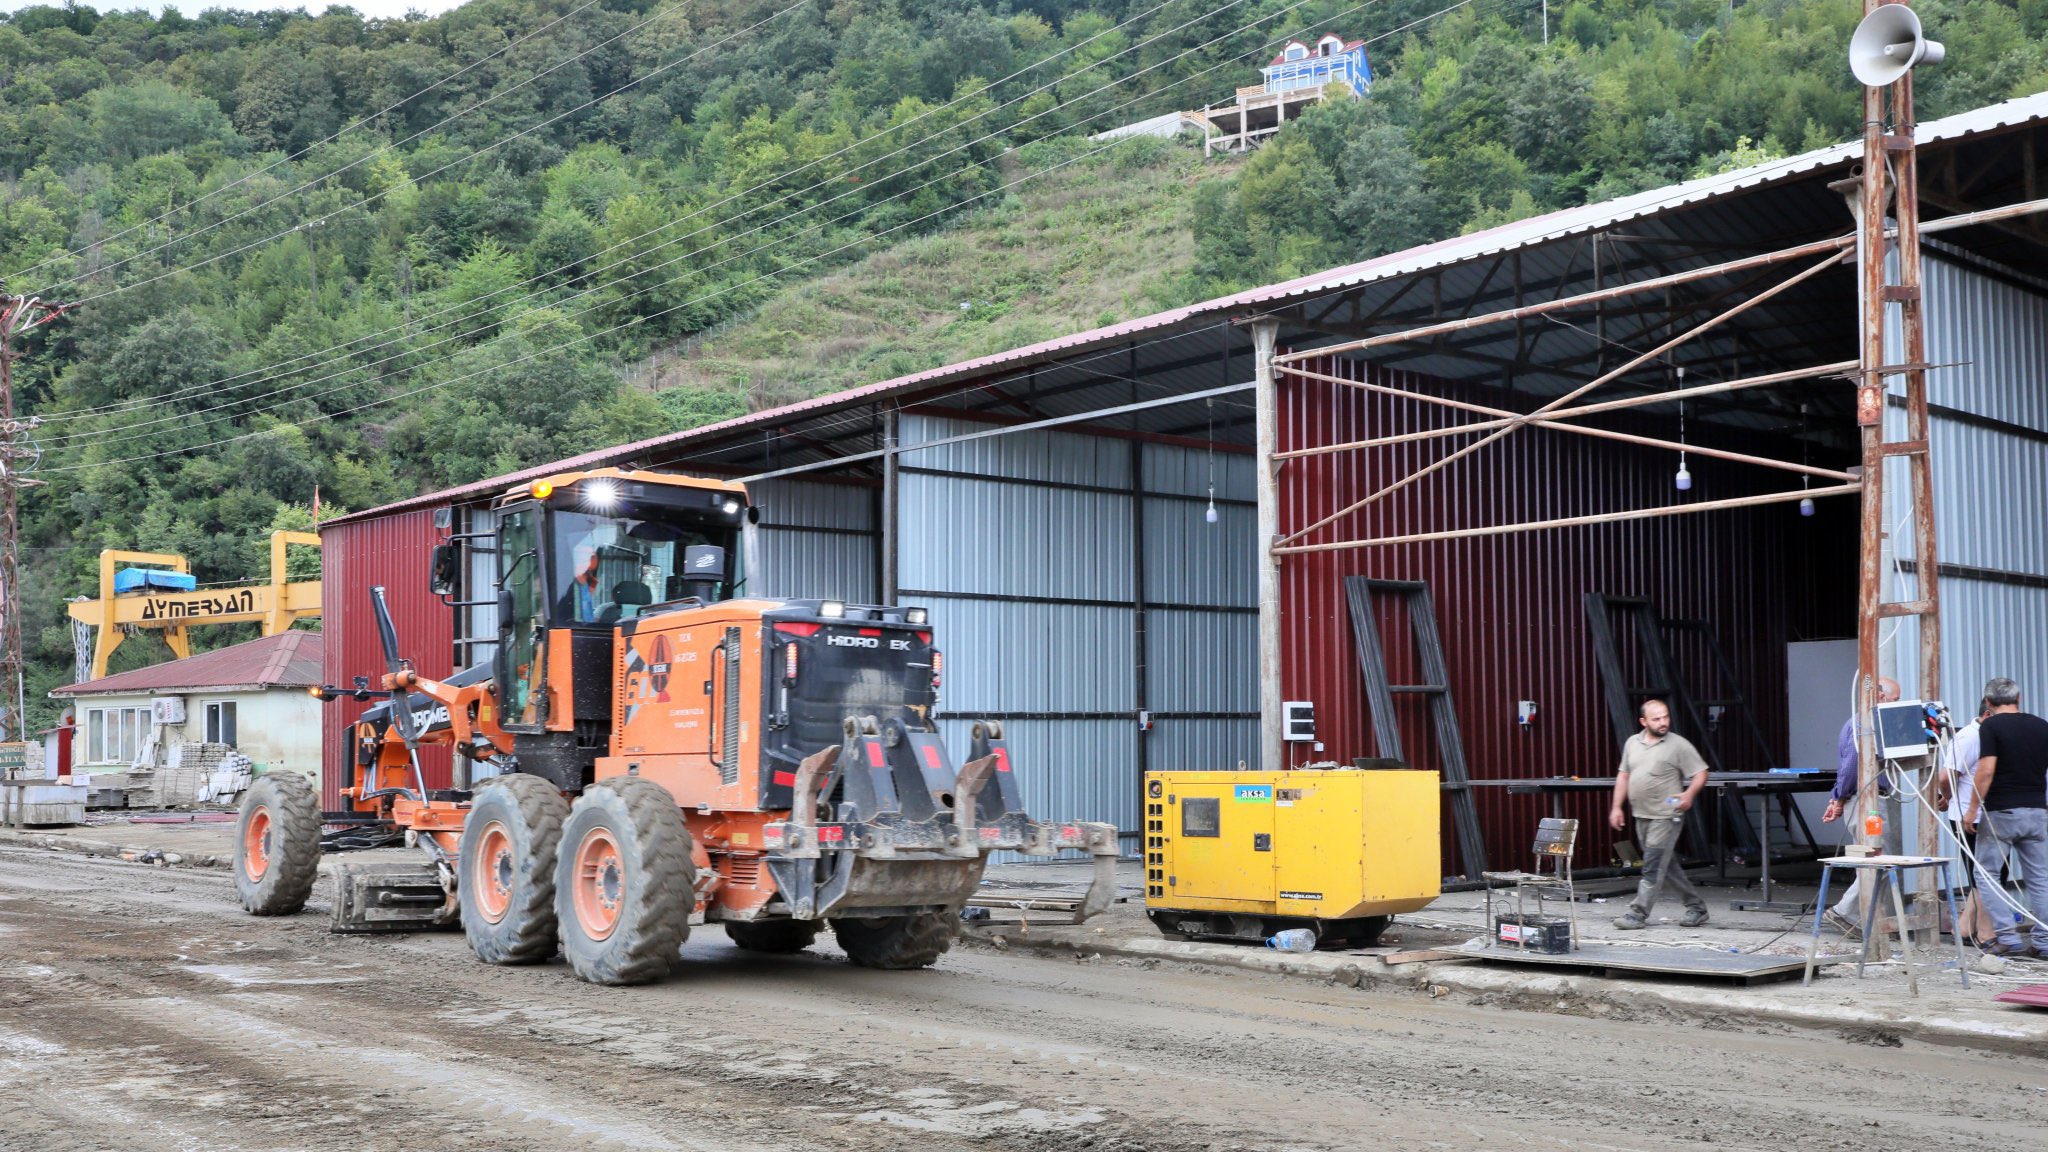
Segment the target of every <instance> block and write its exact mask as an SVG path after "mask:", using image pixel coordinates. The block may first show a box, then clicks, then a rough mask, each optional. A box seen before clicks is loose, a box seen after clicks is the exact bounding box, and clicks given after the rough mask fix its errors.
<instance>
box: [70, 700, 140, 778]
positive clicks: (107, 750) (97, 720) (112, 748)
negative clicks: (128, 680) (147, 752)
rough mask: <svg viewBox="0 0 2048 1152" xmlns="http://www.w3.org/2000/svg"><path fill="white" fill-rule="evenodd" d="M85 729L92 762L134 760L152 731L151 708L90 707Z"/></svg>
mask: <svg viewBox="0 0 2048 1152" xmlns="http://www.w3.org/2000/svg"><path fill="white" fill-rule="evenodd" d="M85 733H86V738H85V753H86V755H85V759H86V762H87V763H88V764H133V763H134V762H135V757H136V755H137V754H138V753H140V752H141V751H142V742H143V740H144V738H145V737H146V736H147V735H148V733H149V709H147V708H88V709H86V712H85Z"/></svg>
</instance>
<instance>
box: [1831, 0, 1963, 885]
mask: <svg viewBox="0 0 2048 1152" xmlns="http://www.w3.org/2000/svg"><path fill="white" fill-rule="evenodd" d="M1886 6H1887V0H1864V15H1865V16H1866V17H1868V16H1869V15H1870V14H1871V13H1873V12H1876V11H1877V10H1879V9H1881V8H1884V7H1886ZM1899 7H1906V6H1905V5H1899ZM1852 54H1853V49H1852ZM1938 59H1940V56H1939V54H1935V55H1933V56H1932V57H1931V58H1930V62H1931V61H1932V60H1938ZM1902 65H1903V66H1901V67H1900V68H1898V69H1897V75H1896V78H1894V79H1890V81H1889V83H1884V84H1871V83H1866V84H1865V85H1864V87H1863V176H1862V184H1861V187H1860V189H1859V194H1858V198H1857V202H1856V207H1857V210H1856V218H1857V219H1856V223H1857V233H1858V243H1857V261H1858V263H1857V269H1858V272H1859V274H1860V276H1859V280H1858V296H1859V302H1860V304H1861V308H1860V313H1861V314H1860V316H1859V323H1860V327H1861V333H1860V335H1861V340H1860V345H1861V349H1862V354H1861V362H1860V367H1859V375H1858V378H1857V388H1856V423H1857V425H1858V428H1859V431H1860V433H1861V438H1862V447H1863V453H1862V456H1863V476H1862V484H1863V526H1862V547H1861V551H1860V553H1859V566H1858V588H1857V608H1858V612H1857V622H1856V717H1857V721H1858V724H1857V727H1858V731H1859V736H1858V739H1857V758H1858V772H1857V787H1856V802H1857V815H1858V823H1857V826H1856V827H1857V834H1858V836H1859V837H1860V838H1861V840H1862V842H1863V843H1865V844H1867V845H1869V846H1871V848H1872V849H1873V850H1876V851H1882V850H1883V831H1882V824H1881V821H1882V817H1881V815H1880V812H1881V809H1880V808H1879V806H1878V780H1879V778H1880V776H1881V775H1882V769H1883V764H1882V762H1881V760H1880V758H1879V755H1878V742H1877V738H1876V732H1875V728H1876V724H1875V718H1874V715H1873V711H1872V710H1873V709H1874V708H1875V706H1876V704H1877V682H1878V678H1879V677H1880V675H1882V672H1881V670H1880V667H1879V656H1880V653H1879V648H1880V644H1881V640H1880V633H1881V630H1882V628H1883V625H1884V622H1885V621H1886V620H1890V619H1895V618H1901V617H1912V618H1914V619H1915V621H1916V622H1917V623H1918V625H1919V628H1918V633H1919V635H1918V640H1919V660H1918V669H1917V671H1918V673H1919V680H1918V684H1917V685H1916V687H1917V689H1918V692H1919V695H1920V696H1921V698H1923V699H1927V700H1937V699H1940V698H1941V618H1940V615H1939V610H1940V607H1941V598H1940V595H1939V592H1938V585H1937V582H1936V557H1935V549H1934V479H1933V473H1932V471H1931V468H1930V462H1929V460H1928V451H1927V341H1926V333H1925V331H1924V329H1923V327H1922V324H1921V304H1922V301H1921V289H1920V195H1919V174H1918V170H1917V167H1916V156H1915V151H1914V142H1913V132H1914V127H1915V125H1914V119H1913V72H1912V68H1911V66H1910V64H1909V63H1906V62H1903V61H1902ZM1871 78H1872V79H1881V78H1882V77H1871ZM1888 242H1889V243H1890V244H1891V245H1892V246H1893V249H1892V251H1891V252H1890V253H1888V252H1887V243H1888ZM1894 254H1895V255H1896V258H1897V259H1896V273H1895V274H1894V273H1893V272H1892V271H1891V270H1889V269H1888V268H1887V266H1886V265H1887V256H1888V255H1894ZM1895 306H1896V307H1897V308H1898V309H1899V314H1898V325H1897V329H1896V331H1894V330H1893V329H1892V328H1891V313H1890V309H1891V308H1893V307H1895ZM1894 336H1896V338H1897V339H1896V343H1894V341H1893V339H1892V338H1893V337H1894ZM1894 349H1896V350H1897V352H1898V361H1897V362H1896V363H1888V362H1887V361H1888V357H1887V353H1888V352H1889V351H1892V350H1894ZM1895 376H1904V377H1905V395H1904V397H1903V398H1902V399H1903V400H1904V405H1903V407H1904V415H1905V420H1904V425H1905V428H1904V431H1905V435H1904V437H1903V438H1901V439H1898V440H1891V439H1888V438H1887V437H1886V435H1885V427H1884V420H1885V410H1886V408H1887V407H1888V401H1887V396H1886V393H1887V381H1889V380H1890V379H1891V378H1892V377H1895ZM1894 457H1900V458H1903V459H1904V460H1905V462H1906V481H1907V486H1908V489H1909V495H1910V498H1911V502H1912V513H1911V517H1910V525H1911V527H1910V529H1909V531H1910V533H1911V537H1910V538H1911V540H1912V544H1913V576H1914V581H1915V584H1916V585H1917V592H1916V594H1915V596H1914V598H1913V599H1911V600H1904V601H1887V600H1886V599H1885V598H1884V547H1885V535H1886V529H1887V527H1888V524H1887V517H1886V510H1885V479H1886V478H1885V465H1886V463H1887V462H1888V461H1890V460H1891V459H1893V458H1894ZM1915 823H1916V824H1917V825H1918V826H1919V827H1921V828H1922V829H1923V835H1922V836H1921V837H1919V839H1918V841H1917V842H1916V843H1912V844H1903V843H1902V844H1901V848H1902V849H1904V850H1905V851H1908V852H1913V853H1916V854H1920V855H1932V854H1933V851H1934V844H1933V842H1932V841H1933V825H1932V823H1931V822H1928V821H1916V822H1915ZM1869 887H1870V886H1868V885H1866V886H1865V888H1866V890H1865V891H1864V892H1863V894H1862V896H1863V900H1864V903H1865V907H1866V909H1867V908H1868V902H1869V900H1870V897H1871V892H1870V891H1868V890H1867V889H1868V888H1869Z"/></svg>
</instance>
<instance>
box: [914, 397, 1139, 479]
mask: <svg viewBox="0 0 2048 1152" xmlns="http://www.w3.org/2000/svg"><path fill="white" fill-rule="evenodd" d="M987 428H988V425H986V424H981V423H977V422H975V421H970V420H958V419H953V418H950V417H944V416H921V415H911V416H905V417H903V419H902V421H901V423H900V424H899V426H898V431H897V440H898V443H900V444H901V445H902V446H903V449H904V450H903V452H902V454H901V459H902V462H903V465H904V466H905V467H907V468H933V469H937V470H939V471H942V472H959V473H962V474H965V475H970V476H1004V477H1008V478H1010V479H1012V480H1050V481H1052V482H1053V483H1056V484H1094V485H1099V486H1102V487H1109V488H1128V487H1130V484H1131V445H1130V444H1129V443H1127V442H1126V441H1123V440H1113V439H1109V438H1107V437H1102V436H1083V435H1080V434H1078V433H1073V432H1020V433H1017V434H1016V435H1013V436H989V437H985V438H983V439H980V440H967V441H963V442H961V443H958V444H941V445H938V446H937V447H934V448H916V449H915V450H913V449H914V446H915V445H918V444H921V443H923V442H925V441H927V440H941V439H944V438H946V437H948V436H960V435H965V434H966V433H969V432H981V431H986V430H987Z"/></svg>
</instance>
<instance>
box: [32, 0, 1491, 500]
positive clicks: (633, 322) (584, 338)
mask: <svg viewBox="0 0 2048 1152" xmlns="http://www.w3.org/2000/svg"><path fill="white" fill-rule="evenodd" d="M1372 2H1373V0H1367V3H1364V4H1358V5H1354V6H1353V7H1352V8H1351V9H1347V10H1345V12H1341V13H1338V14H1337V16H1333V17H1329V18H1327V19H1336V18H1338V17H1341V16H1343V15H1346V14H1349V13H1350V12H1352V11H1356V10H1358V9H1359V8H1363V7H1367V6H1369V4H1370V3H1372ZM1472 2H1473V0H1460V2H1459V3H1457V4H1453V5H1450V6H1447V7H1446V8H1443V9H1440V10H1439V11H1437V12H1435V13H1432V14H1431V15H1429V16H1426V17H1423V18H1421V19H1420V20H1417V21H1412V22H1410V23H1409V24H1407V25H1403V26H1402V27H1401V28H1398V29H1395V30H1393V31H1392V32H1389V33H1385V34H1382V35H1381V36H1379V37H1374V38H1373V40H1374V41H1377V40H1379V39H1384V38H1385V37H1386V36H1390V35H1395V34H1398V33H1399V32H1402V31H1406V30H1408V29H1410V28H1412V27H1415V26H1416V25H1418V24H1420V23H1423V22H1426V21H1428V20H1431V19H1435V18H1437V17H1439V16H1442V15H1444V14H1447V13H1449V12H1452V11H1455V10H1457V9H1459V8H1463V7H1466V6H1467V5H1468V4H1470V3H1472ZM1296 6H1298V5H1296ZM1258 22H1259V21H1254V22H1253V23H1258ZM1325 22H1326V21H1325V20H1319V21H1315V22H1314V23H1316V24H1320V23H1325ZM1249 26H1250V25H1247V26H1246V27H1249ZM1241 30H1242V29H1240V31H1241ZM1218 39H1221V38H1220V37H1219V38H1218ZM1223 63H1227V62H1223ZM1221 66H1222V63H1219V64H1218V65H1213V66H1211V68H1210V69H1205V70H1204V71H1203V72H1202V73H1196V74H1194V75H1192V76H1190V77H1184V78H1183V79H1182V80H1180V81H1176V82H1175V83H1174V84H1173V85H1168V86H1166V87H1165V88H1162V89H1159V90H1158V91H1155V92H1151V93H1146V94H1144V95H1143V96H1141V97H1135V98H1133V99H1132V100H1130V101H1126V102H1125V105H1128V104H1129V103H1132V102H1135V101H1136V100H1137V99H1144V98H1149V97H1153V96H1157V95H1159V94H1160V93H1161V92H1164V91H1168V90H1170V89H1171V88H1173V87H1175V86H1177V85H1178V84H1180V83H1184V82H1186V80H1188V79H1193V78H1195V77H1198V76H1200V75H1202V74H1205V73H1206V72H1207V71H1212V70H1213V69H1214V68H1215V67H1221ZM1125 105H1119V106H1118V107H1123V106H1125ZM1118 143H1120V142H1118V141H1112V142H1109V143H1106V144H1103V145H1102V146H1100V147H1097V148H1094V149H1090V150H1088V151H1085V152H1082V153H1079V154H1076V155H1074V156H1071V157H1069V158H1067V159H1066V160H1063V161H1060V162H1059V163H1057V164H1054V165H1052V166H1050V167H1048V168H1046V169H1043V170H1040V171H1037V172H1033V173H1029V174H1027V175H1025V176H1022V177H1019V178H1018V179H1016V180H1013V181H1010V182H1009V183H1006V184H1003V185H1001V186H998V187H996V188H992V189H988V190H986V191H983V192H981V193H977V194H976V195H974V196H972V197H968V198H967V199H965V200H963V201H961V202H959V203H957V204H953V205H949V206H947V207H945V208H941V209H937V210H934V211H933V212H929V213H926V214H925V215H923V216H920V217H918V218H916V219H914V220H909V221H905V222H903V223H901V224H897V225H894V226H892V227H890V228H888V229H885V230H883V231H882V232H879V233H876V234H874V235H872V236H867V237H863V238H860V239H857V240H854V241H849V242H848V243H846V244H843V245H840V246H838V247H836V248H833V249H830V250H827V251H825V252H820V253H817V254H814V255H812V256H808V257H805V258H803V259H800V260H797V261H795V262H793V263H792V264H790V265H788V266H787V267H784V268H780V269H776V270H774V271H770V272H765V273H762V274H761V275H758V276H755V277H752V278H751V279H748V280H745V281H742V282H740V283H737V284H732V285H728V286H726V287H724V288H720V289H718V290H716V291H714V292H711V293H707V294H705V295H703V296H699V297H694V298H692V299H690V300H686V301H683V302H682V303H679V304H676V305H672V306H671V307H669V308H665V309H662V310H661V311H659V312H655V313H652V314H649V315H646V316H636V317H634V318H632V319H630V320H627V321H624V322H621V323H619V324H616V325H613V326H611V327H610V328H606V329H602V330H599V331H596V332H591V333H587V334H584V335H581V336H578V337H575V338H573V339H570V340H566V341H563V342H561V343H558V344H554V345H550V346H548V347H546V348H542V349H538V350H536V351H534V352H530V353H528V354H526V355H524V356H520V357H516V358H514V359H513V360H511V361H508V362H506V363H505V364H500V365H493V366H491V367H488V368H484V369H477V370H473V371H470V372H466V373H462V374H459V375H457V376H454V377H451V378H448V379H445V380H441V381H435V382H431V383H428V384H423V385H421V386H419V387H416V388H412V389H409V390H407V391H404V392H400V393H396V394H393V395H389V396H385V397H382V398H379V399H376V400H371V401H367V402H365V403H363V404H359V405H355V406H353V407H350V408H346V409H341V410H339V411H336V412H333V413H324V414H320V415H317V416H313V417H309V418H306V419H304V420H300V421H295V422H292V423H290V424H286V425H280V426H277V427H273V428H265V429H258V430H255V431H251V432H246V433H241V434H238V435H235V436H230V437H224V438H220V439H217V440H212V441H208V442H205V443H202V444H197V445H190V446H186V447H181V448H173V449H165V450H163V451H160V452H152V453H146V454H140V455H135V456H129V457H123V458H119V459H115V460H106V461H96V462H92V463H86V464H75V465H68V466H65V467H61V468H53V469H50V471H51V472H76V471H84V470H89V469H92V468H99V467H106V466H109V465H119V464H131V463H136V462H140V461H143V460H150V459H158V458H162V457H167V456H174V455H184V454H188V453H191V452H198V451H204V450H206V449H208V448H214V447H220V446H223V445H226V444H231V443H236V442H239V441H242V440H247V439H251V438H253V437H256V436H261V435H266V434H269V433H271V432H274V431H278V430H281V428H283V427H305V426H308V425H311V424H315V423H318V422H320V421H323V420H331V419H335V418H338V417H340V416H345V415H349V414H352V413H355V412H360V411H364V410H367V409H369V408H374V407H379V406H381V405H384V404H388V403H391V402H394V401H397V400H401V399H405V398H407V397H410V396H415V395H419V394H421V393H424V392H428V391H433V390H436V389H439V388H442V387H446V386H448V385H451V384H456V383H460V382H462V381H463V380H466V379H470V378H473V377H475V376H478V375H482V374H483V373H485V372H489V371H496V370H500V369H502V368H506V367H510V366H511V365H514V364H518V363H523V362H526V361H530V360H533V359H537V358H539V357H541V356H544V355H548V354H550V353H553V352H559V351H564V350H566V349H568V348H571V347H575V346H577V345H580V344H584V343H588V342H589V341H591V340H595V339H598V338H600V337H602V336H606V335H609V334H611V333H614V332H618V331H623V330H625V329H627V328H631V327H635V326H637V325H639V324H641V323H645V322H647V321H649V320H653V319H657V318H659V317H661V316H664V315H667V314H670V313H673V312H676V311H679V310H681V309H684V308H688V307H693V306H695V305H697V304H700V303H703V302H705V301H707V300H710V299H713V298H715V297H717V296H721V295H724V294H726V293H728V292H732V291H737V290H739V289H741V288H745V287H748V286H751V285H752V284H755V283H759V282H761V281H763V280H768V279H773V278H776V277H779V276H781V275H782V274H783V273H786V272H788V271H791V270H793V269H795V268H799V267H803V266H805V265H807V264H811V263H815V262H817V261H819V260H822V259H825V258H828V257H830V256H833V255H836V254H838V253H839V252H842V251H845V250H847V249H850V248H854V247H857V246H859V245H860V244H864V243H868V242H870V241H873V240H876V239H879V238H881V237H883V236H887V235H889V234H891V233H894V232H898V231H901V230H903V229H905V228H908V227H911V226H914V225H916V224H920V223H923V222H925V221H926V220H929V219H933V218H935V217H937V216H940V215H943V214H945V213H947V212H950V211H955V210H957V209H959V208H962V207H964V206H965V205H967V204H970V203H973V202H975V201H978V200H981V199H984V198H986V197H988V196H990V195H993V194H995V193H998V192H1004V191H1007V190H1009V189H1010V188H1013V187H1015V186H1017V185H1019V184H1021V183H1024V182H1025V181H1028V180H1031V179H1035V178H1037V177H1039V176H1043V175H1048V174H1050V173H1052V172H1055V171H1058V170H1059V169H1061V168H1065V167H1067V166H1068V165H1070V164H1073V163H1076V162H1078V161H1080V160H1083V159H1087V158H1089V157H1091V156H1094V155H1097V154H1099V153H1101V152H1104V151H1107V150H1108V149H1110V148H1113V147H1115V146H1117V144H1118Z"/></svg>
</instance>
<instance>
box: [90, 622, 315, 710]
mask: <svg viewBox="0 0 2048 1152" xmlns="http://www.w3.org/2000/svg"><path fill="white" fill-rule="evenodd" d="M318 683H320V633H318V632H285V633H283V634H281V635H277V636H265V637H264V638H263V639H261V640H251V641H249V642H248V643H246V644H234V645H230V646H229V647H226V648H221V649H218V650H216V651H212V652H202V653H200V654H199V655H197V656H189V657H186V658H185V659H183V660H172V661H170V662H169V663H166V664H152V665H150V666H149V667H147V668H137V669H135V670H134V671H132V672H116V673H115V674H114V675H112V676H102V677H100V678H99V679H98V680H87V681H85V682H84V683H82V684H66V685H65V686H64V687H62V688H59V689H57V690H55V691H53V692H51V693H50V695H52V696H102V695H108V694H111V693H117V692H122V693H131V692H182V691H186V690H189V689H195V688H211V689H215V690H220V689H227V688H308V687H311V686H312V685H315V684H318Z"/></svg>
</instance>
